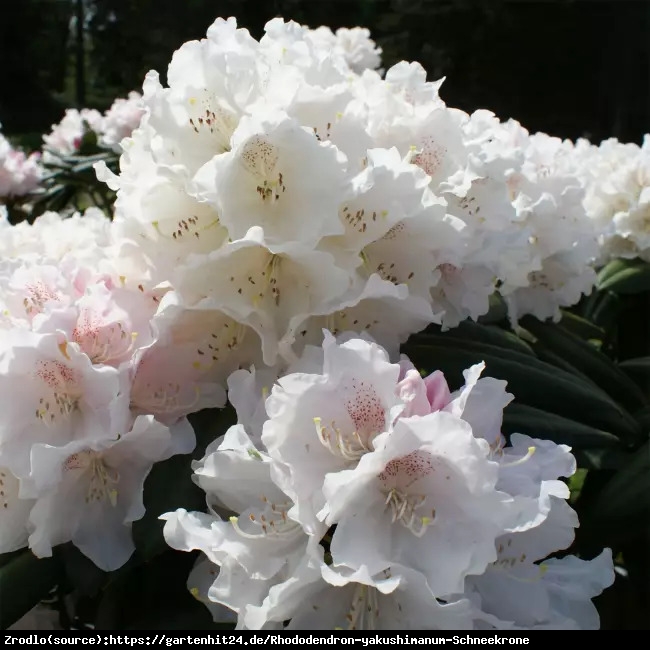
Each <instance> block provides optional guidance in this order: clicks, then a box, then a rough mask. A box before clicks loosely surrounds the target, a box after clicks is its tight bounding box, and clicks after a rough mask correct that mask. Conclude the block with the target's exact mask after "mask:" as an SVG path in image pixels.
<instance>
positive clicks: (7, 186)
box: [0, 125, 43, 203]
mask: <svg viewBox="0 0 650 650" xmlns="http://www.w3.org/2000/svg"><path fill="white" fill-rule="evenodd" d="M1 126H2V125H0V127H1ZM39 160H40V155H39V154H38V153H33V154H30V155H29V156H27V155H25V153H24V152H22V151H20V150H19V149H14V148H13V147H12V146H11V144H10V143H9V141H8V140H7V139H6V138H5V137H4V136H3V135H2V133H0V203H2V202H4V201H6V200H7V199H11V198H14V197H18V196H24V195H25V194H29V193H30V192H33V191H34V190H35V189H36V188H37V187H38V185H39V183H40V181H41V178H42V176H43V170H42V168H41V166H40V164H39Z"/></svg>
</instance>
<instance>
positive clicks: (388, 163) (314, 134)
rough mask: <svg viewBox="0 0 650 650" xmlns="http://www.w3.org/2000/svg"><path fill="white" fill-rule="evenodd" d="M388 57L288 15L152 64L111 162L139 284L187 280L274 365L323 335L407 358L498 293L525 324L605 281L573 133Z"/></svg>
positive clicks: (120, 241)
mask: <svg viewBox="0 0 650 650" xmlns="http://www.w3.org/2000/svg"><path fill="white" fill-rule="evenodd" d="M370 54H372V56H370ZM377 57H378V51H377V50H376V49H375V48H374V44H372V41H370V40H369V38H368V36H367V34H366V33H365V32H362V31H355V30H350V31H341V30H340V31H339V32H337V34H336V35H334V34H333V33H332V32H331V31H329V30H327V29H325V28H321V29H319V30H309V29H307V28H305V27H302V26H300V25H297V24H296V23H293V22H284V21H282V20H281V19H279V18H278V19H274V20H272V21H270V22H269V23H268V24H267V26H266V33H265V35H264V36H263V37H262V38H261V40H260V41H256V40H255V39H253V38H252V37H251V36H250V34H249V33H248V31H247V30H245V29H238V28H237V25H236V22H235V20H234V19H232V18H231V19H229V20H227V21H226V20H222V19H219V20H217V21H216V22H215V23H214V24H213V25H212V26H211V27H210V28H209V30H208V32H207V38H205V39H203V40H201V41H192V42H188V43H185V44H184V45H183V46H182V47H181V48H180V49H179V50H178V51H177V52H176V53H175V54H174V56H173V59H172V61H171V64H170V66H169V70H168V74H167V79H168V83H169V87H163V86H162V85H161V83H160V82H159V80H158V75H157V74H156V73H155V72H150V73H149V74H148V75H147V78H146V81H145V84H144V98H143V103H144V106H145V107H146V113H145V117H144V118H143V120H142V122H141V125H140V127H139V128H138V129H136V130H135V131H134V133H133V135H132V137H131V138H127V139H126V140H125V141H124V142H123V147H124V153H123V154H122V157H121V161H120V174H119V176H115V175H113V174H111V173H109V172H108V170H106V168H105V167H101V165H100V166H99V167H98V174H99V177H100V178H101V179H102V180H105V181H106V182H107V183H108V184H109V185H110V187H111V188H112V189H114V190H116V191H117V197H118V198H117V203H116V210H115V229H114V233H113V236H114V241H115V243H116V245H123V246H124V247H125V250H124V259H126V258H129V259H130V260H131V262H132V265H133V266H134V267H137V268H138V269H140V270H141V271H142V272H143V273H144V275H143V276H142V277H141V278H140V279H139V281H141V282H142V283H143V284H144V286H147V287H148V288H153V287H156V286H159V285H160V283H170V284H171V287H172V289H173V291H172V292H171V294H170V296H169V297H168V300H169V301H170V304H171V303H172V302H173V310H174V314H175V318H176V319H178V318H181V317H182V318H184V319H185V320H186V321H187V322H192V323H193V324H195V325H196V328H197V329H199V330H201V331H202V332H203V333H204V334H206V335H207V334H208V332H206V328H207V329H209V330H210V331H211V332H216V331H222V330H223V328H222V326H221V322H223V321H224V319H225V320H227V322H228V323H229V325H230V327H231V328H235V329H236V330H237V334H236V335H235V336H234V338H233V339H232V345H230V346H227V351H224V350H223V346H221V348H220V352H219V354H216V355H214V357H213V358H214V361H215V362H216V361H217V360H219V361H220V362H221V360H222V359H223V358H224V352H225V356H232V353H233V352H234V351H235V350H240V349H241V345H242V341H243V340H246V347H247V353H246V354H244V357H245V358H244V359H240V361H244V362H247V363H252V362H254V361H255V360H254V359H252V358H249V357H250V355H251V354H252V353H253V352H255V351H256V348H257V347H258V346H256V345H254V344H253V341H254V340H256V339H259V341H260V346H259V347H261V349H262V351H263V360H264V362H265V363H267V364H270V365H272V364H274V363H275V362H276V360H277V359H278V358H279V357H280V358H284V359H287V360H291V359H293V358H294V357H295V355H296V354H300V351H301V349H302V347H303V346H304V345H305V344H307V343H312V344H318V343H319V342H320V337H321V328H322V327H327V328H328V329H330V330H331V331H333V332H337V331H345V330H351V331H358V332H362V331H365V332H367V333H369V334H370V335H372V336H373V337H374V338H375V339H376V340H377V341H379V342H380V343H381V344H382V345H384V346H385V347H387V349H389V350H390V351H391V352H394V351H396V350H397V347H398V345H399V344H400V343H401V342H403V341H404V340H405V339H406V338H407V337H408V336H409V335H410V334H411V333H413V332H415V331H418V330H420V329H422V328H423V327H424V326H426V325H427V324H428V323H431V322H438V323H442V325H443V326H444V327H445V328H448V327H453V326H455V325H456V324H458V323H459V322H460V321H462V320H464V319H466V318H468V317H470V318H474V319H476V318H477V317H478V316H480V315H482V314H484V313H486V312H487V310H488V308H489V297H490V295H491V294H492V293H494V291H495V290H497V289H500V290H501V292H502V293H503V294H504V295H507V296H509V298H508V300H509V304H510V307H511V315H512V317H513V318H515V319H516V318H517V317H518V316H519V315H521V314H522V313H528V312H531V311H532V312H533V313H537V314H538V315H539V316H540V317H544V318H546V317H549V316H553V317H558V316H559V313H560V312H559V308H560V307H561V306H567V305H571V304H574V303H575V302H577V300H578V299H579V298H580V297H581V295H582V294H584V293H588V292H589V291H590V290H591V288H592V286H593V281H594V277H595V276H594V272H593V269H592V267H591V265H590V262H591V260H592V258H593V257H594V255H595V253H596V252H597V250H596V233H595V231H594V229H593V224H592V222H591V221H590V220H589V219H587V218H586V216H585V214H584V211H581V210H580V205H581V200H582V194H583V190H582V188H581V186H580V183H579V182H578V181H577V180H576V177H575V176H570V175H568V174H565V173H564V171H563V170H562V167H561V158H562V156H561V153H562V152H561V146H560V145H561V143H560V142H559V141H557V144H558V147H557V148H559V150H558V151H557V152H556V151H554V150H553V146H555V141H554V140H553V141H551V143H550V144H549V143H546V142H545V141H544V140H543V139H542V138H541V137H538V136H532V137H531V136H529V135H528V133H527V132H526V131H525V130H524V129H523V128H521V127H520V126H519V125H518V124H516V123H514V122H511V123H506V124H503V123H501V122H499V120H498V119H497V118H495V117H494V116H493V115H492V114H491V113H488V112H487V111H478V112H477V113H475V114H473V115H471V116H469V115H467V114H465V113H463V112H462V111H458V110H455V109H452V108H449V107H447V106H446V105H445V103H444V102H443V101H442V100H441V99H440V97H439V95H438V89H439V86H440V83H439V82H437V83H432V82H427V81H426V73H425V71H424V70H423V68H422V67H421V66H420V65H419V64H416V63H411V64H408V63H400V64H398V65H396V66H393V67H392V68H391V69H389V70H388V71H387V73H386V75H385V77H382V76H381V75H380V74H379V73H378V72H376V71H374V70H372V69H371V68H372V67H374V66H376V65H377V64H378V62H379V61H378V58H377ZM551 145H553V146H551ZM556 158H558V160H557V161H556V160H555V159H556ZM558 224H562V225H561V226H560V227H557V226H558ZM565 224H566V227H564V225H565ZM129 242H130V243H131V244H132V245H130V246H127V244H128V243H129ZM127 247H128V250H127ZM172 295H173V297H174V298H173V301H172ZM231 331H232V330H231ZM202 352H203V353H205V352H206V350H205V349H203V348H202ZM208 356H211V355H208ZM206 361H208V359H203V360H198V362H199V363H201V364H202V365H203V366H206V365H210V364H206V363H205V362H206ZM220 365H221V364H220ZM220 377H221V380H222V381H223V379H224V377H225V375H224V374H223V373H220Z"/></svg>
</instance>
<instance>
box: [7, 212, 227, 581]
mask: <svg viewBox="0 0 650 650" xmlns="http://www.w3.org/2000/svg"><path fill="white" fill-rule="evenodd" d="M0 216H2V217H3V221H1V222H0V234H1V235H2V236H1V238H0V277H1V279H2V281H1V282H0V313H1V315H0V331H1V332H2V336H1V337H0V392H1V393H2V397H3V401H2V404H3V408H2V414H1V416H0V552H8V551H13V550H16V549H19V548H21V547H23V546H25V545H29V547H30V548H31V549H32V551H33V552H34V553H35V554H36V555H37V556H39V557H42V556H48V555H51V554H52V547H53V546H55V545H57V544H61V543H64V542H68V541H72V542H73V543H74V544H75V545H76V546H77V547H79V549H80V550H81V551H82V552H83V553H85V554H86V555H87V556H88V557H89V558H91V559H92V560H93V562H95V564H97V565H98V566H99V567H100V568H102V569H105V570H113V569H116V568H118V567H120V566H121V565H122V564H123V563H124V562H126V560H127V559H128V558H129V556H130V555H131V553H132V551H133V548H134V546H133V542H132V540H131V530H130V528H131V522H133V521H134V520H136V519H138V518H140V517H142V515H143V514H144V505H143V503H142V495H143V483H144V480H145V478H146V476H147V474H148V472H149V470H150V469H151V466H152V465H153V463H154V462H157V461H159V460H163V459H165V458H168V457H169V456H171V455H173V454H176V453H188V452H189V451H191V450H192V449H193V447H194V444H195V439H194V433H193V431H192V429H191V427H190V425H189V423H188V422H187V420H186V419H185V417H184V416H185V415H186V414H187V413H189V412H191V411H192V410H193V409H194V408H196V409H199V408H201V407H202V405H201V402H200V400H199V399H198V398H196V397H195V394H194V391H195V387H194V386H192V385H189V383H187V384H185V383H182V384H179V381H180V382H183V378H182V376H179V373H178V372H177V371H176V369H175V368H174V367H173V365H172V364H170V359H169V357H168V355H167V356H166V354H165V349H166V348H165V345H166V340H165V336H166V334H165V332H164V330H163V329H162V328H160V329H159V328H157V327H156V323H155V313H156V310H157V307H158V303H159V301H160V297H161V295H162V294H163V293H164V290H162V289H161V290H159V291H158V292H147V291H145V290H144V288H142V290H141V289H138V288H137V287H135V288H130V287H127V286H126V285H125V283H123V282H122V279H121V278H120V277H119V275H118V274H117V272H116V270H115V266H114V262H113V261H112V258H111V254H110V246H109V229H110V221H109V220H108V219H107V218H106V217H105V216H103V214H102V213H101V212H99V210H92V209H89V210H88V211H87V212H86V214H85V215H83V217H82V216H81V215H75V216H74V217H72V218H69V219H61V217H60V216H59V215H57V214H55V213H46V214H44V215H43V216H41V217H39V218H38V219H37V220H36V221H35V223H34V224H33V225H29V224H27V223H25V222H23V223H21V224H19V225H17V226H11V225H9V224H8V223H7V221H6V213H5V214H4V215H0ZM157 346H158V347H157ZM159 347H161V348H162V350H163V352H162V355H161V354H158V352H157V350H158V349H159ZM186 392H189V393H191V395H190V399H187V400H186V401H183V400H184V399H185V397H186V396H185V393H186ZM206 397H207V399H208V400H209V402H210V404H211V405H212V404H214V405H218V404H220V403H221V404H222V403H223V394H216V395H215V394H212V395H211V394H210V393H209V392H207V393H206Z"/></svg>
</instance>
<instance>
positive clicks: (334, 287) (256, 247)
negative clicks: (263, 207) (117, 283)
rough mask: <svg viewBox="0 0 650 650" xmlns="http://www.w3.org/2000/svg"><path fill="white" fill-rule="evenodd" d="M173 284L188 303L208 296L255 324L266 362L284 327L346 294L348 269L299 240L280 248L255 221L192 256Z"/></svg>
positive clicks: (271, 358)
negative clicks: (213, 248)
mask: <svg viewBox="0 0 650 650" xmlns="http://www.w3.org/2000/svg"><path fill="white" fill-rule="evenodd" d="M213 278H219V281H218V282H215V281H214V280H213ZM173 284H174V286H175V287H176V289H177V291H178V292H179V293H180V294H181V295H182V296H183V297H184V299H185V301H186V302H187V304H190V305H198V304H199V303H200V302H201V301H202V300H204V299H206V298H208V299H210V300H211V301H212V302H213V304H215V305H216V306H217V307H218V308H221V306H222V305H223V309H224V310H227V311H228V312H229V313H231V314H233V316H234V317H235V318H236V319H237V320H238V321H239V322H241V323H243V324H245V325H248V326H249V327H251V328H252V329H254V330H255V331H256V332H257V334H258V335H259V337H260V339H261V340H262V345H263V350H264V361H265V363H267V364H274V363H275V360H276V359H275V357H276V354H277V343H278V341H279V340H280V339H281V338H282V337H283V336H284V335H285V332H286V331H287V330H288V329H289V328H291V327H293V325H294V323H296V322H300V321H302V320H304V319H305V318H306V317H307V316H309V315H311V314H313V313H318V312H319V310H322V309H323V308H324V306H325V305H327V304H328V303H329V302H331V301H332V300H335V299H336V298H338V297H339V296H341V295H343V294H344V293H345V292H346V290H347V289H348V287H349V285H350V274H349V272H347V271H345V270H343V269H341V268H339V267H338V266H337V265H336V264H335V260H334V258H333V256H332V255H330V254H329V253H326V252H321V251H314V250H312V249H310V248H307V247H305V246H299V245H294V246H293V247H288V246H286V247H284V248H283V249H281V250H280V251H277V250H276V249H274V248H272V247H270V246H269V245H267V243H266V241H265V239H264V237H263V232H262V229H261V228H258V227H255V228H251V230H250V231H249V232H248V233H247V234H246V237H245V238H243V239H239V240H237V241H235V242H233V243H231V244H228V245H226V246H223V247H222V248H221V249H219V250H218V251H215V252H214V253H211V254H209V255H208V256H205V257H199V256H196V257H193V258H191V259H190V260H189V261H188V263H187V265H185V266H183V267H180V268H179V269H177V270H176V272H175V273H174V274H173Z"/></svg>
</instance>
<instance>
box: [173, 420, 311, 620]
mask: <svg viewBox="0 0 650 650" xmlns="http://www.w3.org/2000/svg"><path fill="white" fill-rule="evenodd" d="M270 467H271V462H270V458H269V457H268V456H267V455H266V454H265V453H263V452H260V451H258V450H257V449H256V448H255V447H254V446H253V444H252V442H251V440H250V439H249V437H248V435H247V433H246V431H245V430H244V428H243V427H242V426H241V425H237V426H234V427H231V428H230V429H229V430H228V431H227V432H226V435H225V437H224V439H223V441H222V442H221V443H220V444H219V445H218V446H217V445H216V444H213V445H211V446H209V447H208V449H207V450H206V455H205V457H204V458H203V459H202V460H201V461H198V462H196V463H195V464H194V465H193V468H194V472H195V474H194V476H195V480H196V482H197V484H198V485H199V486H200V487H201V488H202V489H203V490H205V492H206V494H207V503H208V507H209V509H210V512H211V514H209V515H207V514H202V513H188V512H186V511H185V510H182V509H181V510H177V511H176V512H175V513H167V514H165V515H163V516H162V517H161V518H162V519H165V520H166V523H165V527H164V534H165V539H166V541H167V543H168V544H169V545H170V546H172V547H173V548H177V549H179V550H191V549H201V550H203V551H204V552H205V553H206V555H207V556H208V558H209V559H210V561H211V562H213V563H214V564H216V565H218V566H220V570H219V572H218V575H217V576H216V579H215V581H214V584H213V585H212V587H210V588H209V590H208V597H209V599H210V600H211V601H213V602H217V603H222V604H224V605H226V606H228V607H229V608H230V609H232V610H233V611H235V612H238V613H239V614H240V617H239V618H240V622H242V623H243V621H244V619H245V616H246V611H247V610H248V609H249V608H251V607H254V606H255V605H256V604H261V602H262V601H263V599H264V597H265V595H266V594H267V593H268V590H269V588H270V587H271V586H272V585H274V584H277V583H278V582H282V581H283V580H284V579H285V578H286V577H287V576H289V575H291V574H292V573H293V571H294V570H295V568H296V567H297V566H299V565H300V563H301V562H302V559H303V557H304V556H305V553H306V552H307V546H308V544H309V539H310V538H309V537H308V536H307V535H306V534H305V532H304V531H303V529H302V528H301V526H300V524H298V523H297V522H296V521H293V520H292V519H291V518H290V516H289V515H288V511H289V509H290V507H291V505H292V503H291V500H290V499H289V498H288V497H287V495H286V494H284V493H283V492H282V491H281V490H280V489H279V488H278V487H277V486H276V485H275V484H274V483H273V482H272V481H271V477H270ZM220 512H221V513H223V514H224V515H225V516H228V514H229V513H232V512H234V513H236V516H230V517H229V520H223V519H222V518H221V516H220V515H219V513H220ZM318 539H319V537H317V538H314V540H313V542H317V541H318ZM313 542H312V545H313Z"/></svg>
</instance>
